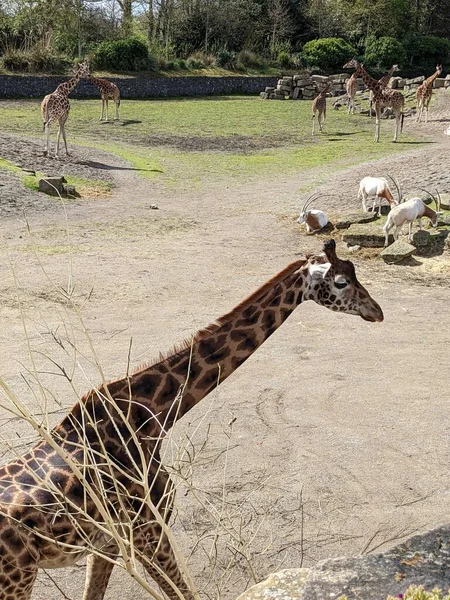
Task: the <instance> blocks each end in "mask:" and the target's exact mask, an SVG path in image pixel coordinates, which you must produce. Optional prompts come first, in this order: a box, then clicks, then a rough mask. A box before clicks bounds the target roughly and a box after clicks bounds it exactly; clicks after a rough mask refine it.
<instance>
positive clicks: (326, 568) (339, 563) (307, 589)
mask: <svg viewBox="0 0 450 600" xmlns="http://www.w3.org/2000/svg"><path fill="white" fill-rule="evenodd" d="M449 538H450V526H449V525H445V526H443V527H439V528H438V529H433V530H431V531H428V532H426V533H424V534H422V535H416V536H414V537H412V538H409V539H408V540H406V541H404V542H402V543H401V544H399V545H397V546H395V547H394V548H391V549H390V550H386V551H385V552H382V553H380V554H369V555H365V556H354V557H352V556H349V557H345V556H344V557H341V558H332V559H328V560H323V561H320V562H319V563H317V565H315V566H314V567H311V568H310V569H304V568H303V569H285V570H284V571H280V572H279V573H275V574H274V575H271V576H270V577H268V578H267V579H266V581H263V582H262V583H258V584H257V585H255V586H253V587H251V588H249V589H248V590H247V591H246V592H244V593H243V594H241V595H240V596H239V597H238V599H237V600H326V599H331V600H332V599H334V600H337V599H338V598H339V597H341V596H345V597H346V598H347V599H348V600H361V599H364V600H385V599H386V598H387V596H389V595H391V596H394V597H396V598H397V597H399V598H401V597H402V595H403V594H404V592H405V590H406V589H407V588H409V587H410V586H411V585H421V586H423V587H424V588H425V589H426V590H429V591H431V590H432V589H433V588H436V587H437V588H441V589H442V590H445V591H446V590H448V588H449V587H450V580H449V575H448V574H449V573H450V544H449Z"/></svg>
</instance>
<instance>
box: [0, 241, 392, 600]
mask: <svg viewBox="0 0 450 600" xmlns="http://www.w3.org/2000/svg"><path fill="white" fill-rule="evenodd" d="M307 300H313V301H315V302H316V303H318V304H319V305H322V306H324V307H327V308H329V309H331V310H333V311H337V312H343V313H347V314H351V315H358V316H360V317H361V318H362V319H364V320H366V321H370V322H381V321H382V320H383V318H384V317H383V312H382V310H381V308H380V306H379V305H378V304H377V302H376V301H375V300H373V299H372V297H371V296H370V294H369V293H368V292H367V290H366V289H365V288H364V287H363V286H362V285H361V284H360V283H359V281H358V280H357V278H356V274H355V268H354V266H353V263H351V262H350V261H346V260H341V259H339V258H338V256H337V255H336V244H335V242H334V240H332V239H331V240H328V241H327V242H325V244H324V248H323V253H321V254H316V255H308V256H307V257H306V259H300V260H297V261H295V262H293V263H291V264H289V265H288V266H287V267H286V268H284V269H283V270H282V271H280V272H279V273H277V274H276V275H275V276H274V277H273V278H272V279H270V280H269V281H267V282H266V283H265V284H264V285H262V286H261V287H260V288H259V289H257V290H256V291H255V292H254V293H253V294H251V295H250V296H249V297H248V298H246V299H245V300H244V301H243V302H241V303H240V304H238V305H237V306H236V307H235V308H234V309H233V310H231V312H229V313H227V314H225V315H223V316H222V317H220V318H219V319H217V321H216V322H215V323H213V324H212V325H210V326H209V327H206V328H205V329H203V330H200V331H199V332H197V333H196V334H195V335H194V336H193V338H192V339H191V340H188V341H185V342H184V344H182V345H181V346H179V347H177V348H175V349H174V350H173V351H171V352H169V353H168V354H166V355H160V358H159V359H158V360H157V361H156V362H154V363H152V364H149V365H145V366H143V367H142V368H140V369H139V370H138V371H136V372H135V373H133V374H128V375H127V376H126V377H124V378H123V379H120V380H116V381H112V382H110V383H105V384H102V385H101V386H99V387H98V388H97V389H93V390H91V391H90V392H88V393H87V394H86V395H84V396H83V397H82V398H81V400H80V401H79V402H78V403H76V404H75V406H74V407H73V408H72V410H71V411H70V412H69V413H68V414H67V415H66V417H64V418H63V420H62V421H61V422H60V423H59V425H57V426H56V427H55V428H54V429H53V431H52V433H51V439H52V440H55V442H57V444H58V448H61V449H62V450H63V451H64V453H65V454H64V457H70V460H71V461H72V462H73V463H75V464H79V465H84V468H85V469H88V473H91V475H92V476H91V477H90V479H89V481H90V482H91V485H92V486H93V488H94V489H96V486H97V487H100V490H99V492H100V493H101V494H105V495H106V496H107V498H108V500H110V504H111V505H114V506H118V505H119V502H120V500H119V498H120V494H118V492H117V487H114V485H113V483H114V484H116V485H117V486H119V485H122V486H126V489H127V491H128V494H127V499H128V500H127V501H128V504H127V503H125V501H124V500H123V499H122V501H121V505H120V506H122V510H124V511H130V512H132V517H133V519H134V529H133V533H134V542H135V545H136V548H138V549H139V550H140V551H141V552H142V555H141V558H142V556H145V557H148V561H146V562H144V568H145V569H146V570H147V571H148V573H149V574H150V575H151V576H152V577H153V579H154V580H155V581H156V582H157V583H158V584H159V585H160V587H161V588H162V589H163V591H164V592H165V593H166V594H167V596H168V597H169V598H170V600H176V599H179V596H178V595H177V594H176V593H175V591H174V589H173V588H172V587H171V586H170V585H169V584H168V583H167V581H166V579H165V578H164V577H162V576H161V570H160V569H162V570H163V571H164V573H166V574H167V575H168V576H169V577H170V579H171V581H173V582H174V584H176V585H177V586H178V588H179V590H180V591H181V593H182V595H183V597H184V598H185V599H186V600H193V599H194V595H193V594H192V593H191V592H190V591H189V589H188V586H187V585H186V583H185V579H184V577H183V575H182V573H181V570H180V568H179V567H178V566H177V562H176V560H175V558H174V553H173V551H172V549H171V545H170V542H169V540H168V539H167V537H166V536H164V535H162V533H161V527H160V525H158V524H156V523H155V517H154V515H153V516H152V515H151V514H148V512H146V510H145V507H144V508H143V501H142V497H143V484H142V479H140V480H139V477H137V476H135V473H139V472H141V473H142V472H144V473H145V476H146V477H147V476H148V487H149V490H150V492H149V494H150V495H151V498H152V501H153V503H154V505H155V506H160V507H162V508H160V510H161V511H163V512H164V519H168V518H169V516H170V511H171V507H172V501H173V494H170V499H167V495H166V496H164V490H166V489H167V487H168V485H169V484H168V482H169V481H170V479H169V475H168V474H167V472H166V471H165V470H164V469H163V468H162V466H161V462H160V445H161V440H162V438H163V437H164V435H165V433H166V432H167V431H168V430H169V429H170V428H171V427H172V425H173V424H174V422H175V421H178V419H180V418H181V417H183V415H185V414H186V413H187V412H188V411H189V410H190V409H191V408H192V407H193V406H195V405H196V404H197V403H198V402H200V400H202V398H204V397H205V396H206V395H207V394H209V393H210V392H211V391H212V390H214V389H215V388H216V386H217V385H218V384H221V383H222V382H223V381H224V380H225V379H226V378H227V377H229V375H231V374H232V373H233V372H234V371H235V370H236V369H238V368H239V367H240V366H241V365H242V364H243V363H244V362H245V361H246V360H247V359H248V358H249V357H250V356H251V355H252V354H253V353H254V352H255V351H256V350H257V349H258V348H259V347H260V346H261V344H263V342H264V341H265V340H266V339H267V338H269V337H270V336H271V335H272V334H273V333H274V331H275V330H276V329H277V328H278V327H280V325H282V323H283V322H284V321H285V320H286V319H287V318H288V316H289V315H290V314H291V313H292V312H293V311H294V310H295V308H296V307H297V306H298V305H299V304H300V303H302V302H304V301H307ZM180 392H181V393H180ZM93 424H95V425H96V426H95V427H94V426H93ZM129 428H132V430H133V431H134V432H135V436H136V437H135V438H134V439H130V435H129V433H128V432H129V431H130V429H129ZM138 444H140V445H139V446H138ZM87 447H88V448H90V449H91V453H90V454H89V456H92V458H91V462H89V461H88V460H87V458H86V457H87V452H86V448H87ZM99 447H100V448H101V449H102V450H103V454H101V453H100V452H98V449H99ZM94 450H96V452H97V454H96V453H95V452H94ZM140 452H142V453H143V454H145V456H146V457H147V460H148V461H149V462H148V463H146V464H147V465H148V468H144V467H141V466H140V465H141V464H142V453H141V454H140ZM105 454H107V455H108V457H110V460H111V462H110V463H109V465H111V464H112V465H113V467H110V470H109V471H108V469H107V468H106V467H105V464H108V463H106V461H105V458H104V456H105ZM130 456H131V457H132V459H131V458H130ZM68 463H69V459H66V460H63V458H62V457H61V455H60V454H58V453H57V452H56V451H55V448H54V447H53V446H52V445H51V444H50V443H49V442H48V441H45V440H44V441H41V442H39V443H38V444H37V445H36V446H34V447H33V448H32V449H31V450H29V451H28V453H26V454H25V455H24V456H22V457H20V458H16V459H15V460H13V461H12V462H10V463H9V464H7V465H5V466H3V467H2V468H0V507H1V509H0V585H1V586H2V587H1V588H0V598H1V600H30V598H31V593H32V588H33V584H34V581H35V578H36V575H37V572H38V569H39V568H57V567H65V566H69V565H71V564H74V563H75V562H77V561H78V560H79V559H80V558H81V557H82V556H83V555H85V554H88V553H89V550H88V547H87V546H88V544H87V540H89V541H90V543H91V546H90V548H91V550H92V545H93V546H94V547H97V548H102V549H103V550H104V552H107V553H108V556H113V557H116V556H117V555H118V553H119V550H118V548H117V547H116V546H115V544H113V543H112V542H110V541H109V539H108V538H106V537H105V534H104V533H103V532H102V535H100V534H99V531H98V530H96V528H95V523H96V522H100V523H101V522H102V518H101V515H100V514H99V510H98V508H97V507H96V505H94V503H93V502H92V501H91V497H90V496H89V495H87V496H86V495H85V492H84V490H83V488H82V487H81V484H80V481H79V479H77V476H76V475H75V474H74V470H71V468H69V466H68ZM86 465H87V466H86ZM116 465H117V469H116ZM113 469H115V470H114V471H113ZM140 470H141V471H140ZM133 477H134V479H133ZM43 480H44V481H46V482H48V485H47V486H46V487H45V486H43V485H42V483H41V482H42V481H43ZM137 480H139V481H138V483H136V481H137ZM112 482H113V483H112ZM52 485H53V487H52ZM56 489H59V490H61V493H63V498H64V499H66V500H67V506H66V510H61V508H62V506H61V501H58V499H57V498H56V493H55V490H56ZM69 503H70V504H69ZM80 505H82V506H83V507H84V509H85V510H86V511H87V512H88V513H89V514H90V515H91V517H92V519H93V521H87V520H86V518H83V519H82V523H81V524H80V525H81V527H82V535H80V530H79V529H78V531H77V529H76V527H74V520H75V519H77V513H76V511H75V510H74V507H76V506H80ZM122 514H124V513H122ZM112 516H113V517H114V518H116V519H117V520H119V518H120V516H116V515H114V514H113V515H112ZM92 523H94V525H93V524H92ZM68 545H70V546H71V547H72V549H71V550H70V551H69V550H68V549H67V548H68ZM73 547H75V548H77V549H79V552H75V551H74V550H73ZM104 557H105V555H103V556H99V554H96V553H95V552H94V553H91V554H90V556H89V557H88V567H87V577H86V583H85V590H84V595H83V600H102V599H103V598H104V594H105V591H106V587H107V585H108V581H109V577H110V575H111V572H112V568H113V565H112V564H111V562H109V561H108V560H107V559H105V558H104ZM157 567H158V568H157Z"/></svg>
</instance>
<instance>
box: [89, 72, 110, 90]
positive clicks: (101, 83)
mask: <svg viewBox="0 0 450 600" xmlns="http://www.w3.org/2000/svg"><path fill="white" fill-rule="evenodd" d="M89 81H90V82H91V83H93V84H94V85H96V86H98V87H105V84H107V83H109V82H107V81H106V80H105V79H98V78H97V77H93V76H92V75H89Z"/></svg>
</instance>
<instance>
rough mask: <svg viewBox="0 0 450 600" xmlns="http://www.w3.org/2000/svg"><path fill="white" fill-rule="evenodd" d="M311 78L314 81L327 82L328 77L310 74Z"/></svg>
mask: <svg viewBox="0 0 450 600" xmlns="http://www.w3.org/2000/svg"><path fill="white" fill-rule="evenodd" d="M311 79H312V80H313V81H315V82H316V83H319V82H320V83H327V82H328V77H327V76H326V75H312V76H311Z"/></svg>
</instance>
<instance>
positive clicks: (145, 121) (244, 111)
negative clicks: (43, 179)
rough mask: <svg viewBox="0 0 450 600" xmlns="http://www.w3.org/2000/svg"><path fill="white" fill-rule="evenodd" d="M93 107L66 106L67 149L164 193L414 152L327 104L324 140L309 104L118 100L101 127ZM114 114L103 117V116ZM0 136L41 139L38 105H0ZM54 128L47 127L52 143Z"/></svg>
mask: <svg viewBox="0 0 450 600" xmlns="http://www.w3.org/2000/svg"><path fill="white" fill-rule="evenodd" d="M99 114H100V101H96V100H71V112H70V118H69V120H68V123H67V126H66V129H67V135H68V140H69V144H70V143H71V142H72V143H75V142H76V143H78V144H82V145H89V146H94V147H98V148H102V149H105V150H109V151H112V152H115V153H117V154H119V155H120V156H122V157H123V158H126V159H128V160H129V161H131V162H132V164H133V165H134V166H135V167H136V168H138V169H141V171H142V175H144V176H149V177H152V178H157V179H159V180H160V181H161V182H162V183H164V184H166V185H170V186H185V185H187V184H188V185H197V186H198V185H202V183H204V182H206V181H208V180H211V178H212V177H214V178H216V179H217V178H219V179H220V178H223V177H226V178H228V177H229V176H233V178H238V179H245V178H249V177H253V176H261V175H262V174H264V175H266V176H272V175H273V176H279V175H283V174H290V173H293V172H301V171H304V170H308V169H311V168H314V167H317V166H319V165H322V166H324V167H325V166H329V167H331V168H342V167H345V166H347V165H352V164H356V163H358V162H362V161H366V160H371V159H376V158H380V157H383V156H387V155H389V154H391V153H396V152H401V151H405V150H406V149H408V148H414V147H415V146H416V144H419V143H420V140H418V139H417V138H416V137H414V136H412V135H410V134H408V123H407V122H406V123H405V132H404V134H403V135H402V136H401V141H400V142H399V143H397V144H393V143H392V137H393V131H394V121H393V120H389V121H382V123H381V142H379V143H378V144H374V143H373V134H374V128H375V121H374V119H369V118H367V117H365V116H360V115H347V113H346V111H345V110H344V109H341V110H340V111H335V110H333V109H332V107H331V102H330V101H329V108H328V120H327V123H326V125H325V133H323V134H318V133H317V134H316V135H315V136H312V135H311V123H312V120H311V103H310V102H303V101H299V102H288V101H286V102H279V101H278V102H275V101H262V100H260V99H259V98H255V97H235V96H233V97H208V98H199V99H168V100H149V101H130V100H124V101H123V102H122V106H121V113H120V117H121V121H119V122H116V123H114V122H110V123H106V124H105V123H100V121H99ZM112 114H113V110H112V109H110V115H112ZM0 130H1V131H4V132H9V133H17V134H21V135H32V136H40V135H42V122H41V117H40V111H39V101H37V100H33V101H31V100H30V101H0ZM55 133H56V127H53V136H52V140H53V141H54V139H55V137H54V134H55Z"/></svg>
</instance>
